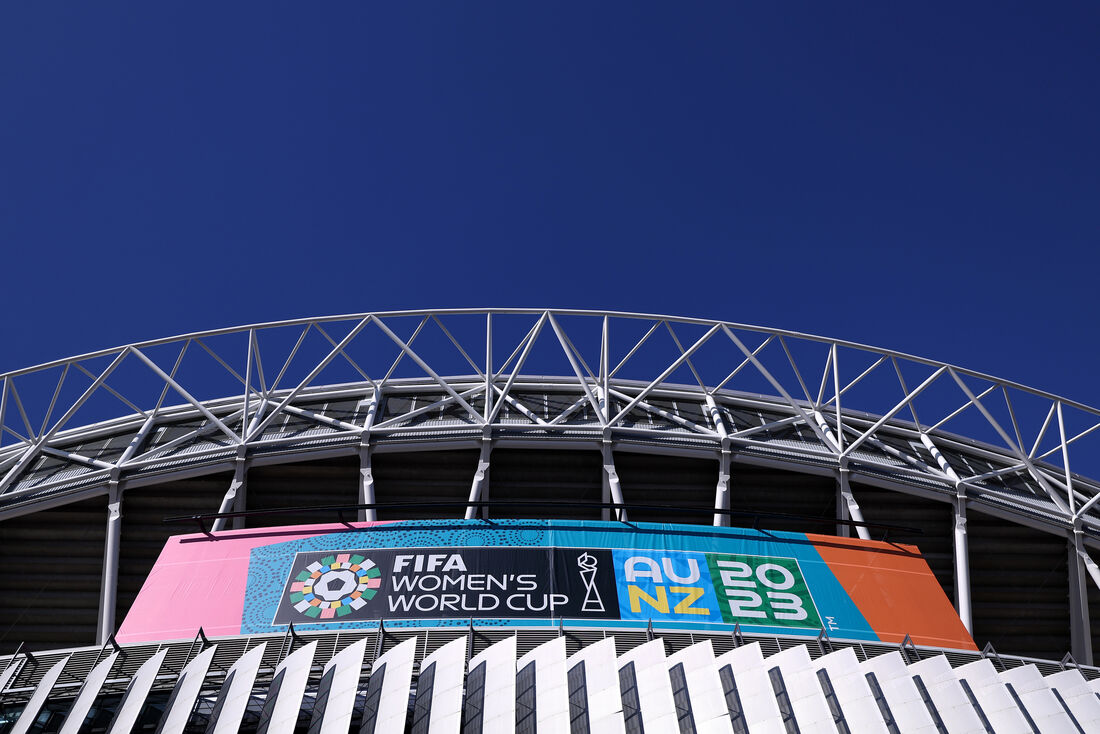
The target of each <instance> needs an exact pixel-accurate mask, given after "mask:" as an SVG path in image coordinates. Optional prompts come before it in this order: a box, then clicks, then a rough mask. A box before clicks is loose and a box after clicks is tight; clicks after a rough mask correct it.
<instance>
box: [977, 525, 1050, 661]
mask: <svg viewBox="0 0 1100 734" xmlns="http://www.w3.org/2000/svg"><path fill="white" fill-rule="evenodd" d="M967 528H968V531H969V536H970V586H971V597H972V600H973V605H974V642H976V643H977V645H978V647H979V648H981V647H984V646H985V644H986V643H987V642H992V643H993V646H994V647H995V648H996V649H997V651H998V652H1006V653H1012V654H1015V655H1026V656H1029V657H1038V658H1048V659H1053V660H1058V659H1061V657H1062V656H1063V655H1065V653H1066V651H1067V650H1069V649H1070V633H1069V568H1068V563H1067V555H1066V541H1065V539H1064V538H1060V537H1058V536H1056V535H1052V534H1050V533H1044V532H1041V531H1039V530H1033V529H1031V528H1026V527H1024V526H1022V525H1016V524H1013V523H1010V522H1008V521H1005V520H1001V519H999V518H995V517H992V516H990V515H984V514H982V513H980V512H976V511H974V510H973V509H970V510H969V511H968V512H967Z"/></svg>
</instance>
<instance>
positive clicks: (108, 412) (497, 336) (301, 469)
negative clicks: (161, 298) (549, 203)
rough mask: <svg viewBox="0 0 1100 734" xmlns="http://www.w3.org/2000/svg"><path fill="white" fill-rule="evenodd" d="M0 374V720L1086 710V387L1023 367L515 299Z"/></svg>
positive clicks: (74, 726) (360, 317)
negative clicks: (1075, 393) (1065, 389)
mask: <svg viewBox="0 0 1100 734" xmlns="http://www.w3.org/2000/svg"><path fill="white" fill-rule="evenodd" d="M0 380H2V385H0V391H2V392H0V571H2V575H0V579H2V580H0V593H3V598H4V601H3V603H0V734H2V733H3V732H9V731H11V732H20V733H22V732H32V731H34V732H53V731H61V732H73V733H76V732H100V731H104V732H106V731H109V732H112V733H113V734H114V733H121V732H130V731H150V732H152V731H157V732H164V733H165V734H169V733H174V732H185V731H186V732H190V731H208V732H228V731H259V732H292V731H303V732H305V731H310V732H336V731H340V732H347V731H349V730H350V731H365V732H390V731H406V730H407V731H414V732H418V733H419V732H459V731H464V732H475V731H476V732H482V731H484V732H490V731H523V732H535V731H542V732H556V731H563V732H589V731H590V732H603V731H628V732H641V731H648V732H663V731H670V732H677V731H679V732H691V731H698V732H702V731H715V732H735V731H736V732H743V731H752V732H760V731H781V732H782V731H785V732H791V731H832V730H834V729H835V730H837V731H840V732H846V731H883V732H894V731H951V732H956V731H998V732H1000V731H1074V730H1080V731H1098V730H1100V697H1098V696H1097V693H1096V692H1097V691H1100V682H1098V681H1100V670H1098V669H1097V668H1095V667H1093V662H1094V660H1093V649H1094V646H1095V645H1096V643H1097V642H1098V641H1097V640H1096V638H1095V637H1094V635H1093V632H1094V631H1095V632H1097V633H1098V634H1100V619H1098V617H1100V569H1098V568H1097V566H1096V564H1095V563H1094V562H1093V561H1092V558H1091V555H1092V554H1095V553H1096V552H1097V548H1098V547H1100V514H1098V511H1097V502H1098V500H1100V483H1098V482H1097V481H1095V480H1092V479H1089V478H1088V477H1087V476H1083V475H1082V474H1079V473H1077V471H1076V470H1084V472H1085V473H1086V474H1087V473H1089V471H1090V470H1091V469H1092V465H1093V464H1094V463H1095V460H1094V458H1093V457H1095V456H1097V455H1100V452H1097V450H1096V449H1097V448H1098V447H1097V446H1096V443H1097V441H1100V431H1097V430H1096V429H1097V428H1100V410H1097V409H1095V408H1091V407H1089V406H1087V405H1083V404H1080V403H1077V402H1074V401H1071V400H1067V399H1064V398H1061V397H1058V396H1056V395H1052V394H1049V393H1046V392H1043V391H1041V390H1037V389H1032V388H1029V387H1025V386H1023V385H1019V384H1016V383H1012V382H1009V381H1006V380H1002V379H999V378H996V377H992V376H989V375H985V374H980V373H976V372H974V371H971V370H967V369H964V368H960V367H955V366H952V365H947V364H942V363H938V362H935V361H933V360H928V359H922V358H917V357H912V356H909V355H905V354H901V353H897V352H891V351H889V350H883V349H878V348H873V347H868V346H864V345H859V344H853V343H848V342H843V341H838V340H832V339H826V338H821V337H815V336H809V335H804V334H798V333H793V332H785V331H779V330H773V329H765V328H760V327H754V326H747V325H742V324H734V323H727V322H718V321H709V320H704V319H689V318H674V317H665V316H653V315H646V314H626V313H604V312H591V311H568V310H538V309H527V310H525V309H502V310H492V311H486V310H437V311H416V312H396V313H369V314H355V315H345V316H336V317H327V318H317V319H302V320H297V321H287V322H279V323H272V324H262V325H255V326H248V327H241V328H234V329H223V330H216V331H210V332H203V333H197V334H189V335H185V336H180V337H172V338H166V339H161V340H155V341H150V342H144V343H139V344H130V345H126V346H124V347H120V348H115V349H109V350H104V351H101V352H96V353H92V354H87V355H81V356H78V357H73V358H70V359H65V360H59V361H56V362H52V363H49V364H45V365H40V366H38V367H33V368H28V369H24V370H18V371H14V372H10V373H8V374H6V375H3V376H0Z"/></svg>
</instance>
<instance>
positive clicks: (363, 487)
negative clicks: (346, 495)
mask: <svg viewBox="0 0 1100 734" xmlns="http://www.w3.org/2000/svg"><path fill="white" fill-rule="evenodd" d="M381 402H382V390H381V389H380V388H378V387H375V388H374V392H373V393H371V396H370V405H369V407H368V408H367V417H366V419H365V420H364V421H363V436H362V438H361V439H360V443H359V504H361V505H373V504H374V503H375V502H376V501H377V500H376V499H375V493H374V473H373V472H372V471H371V456H372V454H373V453H374V447H373V446H372V445H371V434H370V429H371V428H372V427H373V426H374V419H375V418H376V417H377V416H378V408H379V405H380V404H381ZM358 520H359V522H377V521H378V510H376V509H374V508H373V507H372V508H370V509H369V510H368V509H362V510H359V513H358Z"/></svg>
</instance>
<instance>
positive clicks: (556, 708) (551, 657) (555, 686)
mask: <svg viewBox="0 0 1100 734" xmlns="http://www.w3.org/2000/svg"><path fill="white" fill-rule="evenodd" d="M528 665H534V666H535V667H534V689H535V695H534V696H533V698H534V702H535V710H534V717H533V718H534V721H535V730H536V731H565V730H566V729H567V728H568V727H569V694H568V690H567V688H566V675H565V638H564V637H556V638H554V639H552V640H550V641H549V642H544V643H542V644H541V645H539V646H538V647H536V648H535V649H534V650H532V651H531V652H529V653H527V654H526V655H524V656H523V657H521V658H520V659H519V660H518V661H517V662H516V670H517V671H521V670H524V669H525V668H526V667H527V666H528ZM517 686H518V683H517ZM521 696H522V694H521V693H520V692H518V691H517V703H516V706H517V708H518V706H519V698H520V697H521ZM518 718H519V714H517V720H518Z"/></svg>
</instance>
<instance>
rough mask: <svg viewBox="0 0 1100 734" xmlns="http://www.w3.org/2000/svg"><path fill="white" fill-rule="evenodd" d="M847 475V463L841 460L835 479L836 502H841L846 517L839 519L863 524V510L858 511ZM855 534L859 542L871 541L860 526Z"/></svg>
mask: <svg viewBox="0 0 1100 734" xmlns="http://www.w3.org/2000/svg"><path fill="white" fill-rule="evenodd" d="M848 474H849V471H848V462H847V461H845V460H843V459H842V460H841V462H840V470H839V471H838V472H837V477H836V479H837V492H838V493H839V495H840V496H839V497H838V498H837V500H838V502H842V503H843V504H844V507H845V509H846V510H847V515H846V517H844V518H841V519H845V520H846V519H849V518H851V519H852V520H855V521H856V522H863V510H861V509H859V503H858V502H856V497H855V495H854V494H852V485H851V482H850V481H849V480H848ZM856 533H857V534H858V535H859V537H860V539H861V540H870V539H871V533H870V532H869V531H868V530H867V528H865V527H863V526H862V525H859V526H857V527H856Z"/></svg>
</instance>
